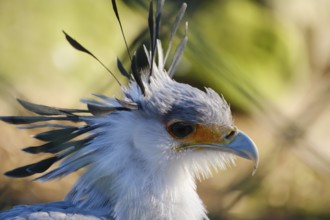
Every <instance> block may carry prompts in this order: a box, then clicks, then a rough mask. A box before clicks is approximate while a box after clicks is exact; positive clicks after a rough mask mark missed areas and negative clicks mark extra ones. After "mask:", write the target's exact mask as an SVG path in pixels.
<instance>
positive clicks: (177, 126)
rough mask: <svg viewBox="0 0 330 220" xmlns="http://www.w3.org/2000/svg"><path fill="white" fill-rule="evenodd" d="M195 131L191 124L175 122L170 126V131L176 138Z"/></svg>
mask: <svg viewBox="0 0 330 220" xmlns="http://www.w3.org/2000/svg"><path fill="white" fill-rule="evenodd" d="M194 131H195V126H194V125H193V124H189V123H184V122H176V123H174V124H172V125H171V126H170V132H171V133H172V134H173V135H174V136H175V137H177V138H184V137H186V136H188V135H189V134H191V133H192V132H194Z"/></svg>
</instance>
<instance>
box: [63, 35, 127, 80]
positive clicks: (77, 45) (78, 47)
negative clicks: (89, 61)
mask: <svg viewBox="0 0 330 220" xmlns="http://www.w3.org/2000/svg"><path fill="white" fill-rule="evenodd" d="M63 33H64V35H65V38H66V39H67V41H68V42H69V43H70V45H71V46H72V47H73V48H75V49H76V50H79V51H81V52H84V53H87V54H89V55H90V56H92V57H93V58H94V59H95V60H97V62H99V63H100V64H101V65H102V66H103V67H104V68H105V69H106V70H107V71H108V72H109V73H110V74H111V75H112V77H113V78H114V79H115V80H116V82H117V83H118V85H119V86H121V83H120V82H119V80H118V79H117V77H116V76H115V74H114V73H113V72H112V71H111V70H110V69H109V68H108V67H107V66H106V65H105V64H104V63H103V62H102V61H101V60H99V59H98V58H97V57H96V56H95V55H94V54H92V53H91V52H90V51H89V50H87V49H86V48H85V47H83V46H82V45H81V44H80V43H79V42H78V41H76V40H75V39H73V38H72V37H70V36H69V35H68V34H67V33H66V32H65V31H63Z"/></svg>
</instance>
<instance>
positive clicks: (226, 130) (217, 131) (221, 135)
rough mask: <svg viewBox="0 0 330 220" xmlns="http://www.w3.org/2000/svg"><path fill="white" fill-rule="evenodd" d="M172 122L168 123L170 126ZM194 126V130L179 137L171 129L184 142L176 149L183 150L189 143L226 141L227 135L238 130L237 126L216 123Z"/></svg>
mask: <svg viewBox="0 0 330 220" xmlns="http://www.w3.org/2000/svg"><path fill="white" fill-rule="evenodd" d="M172 123H173V122H170V123H168V126H169V125H170V124H172ZM168 126H167V127H168ZM194 126H195V130H194V132H192V133H191V134H190V135H188V136H187V137H184V138H177V137H175V136H174V135H172V134H171V132H170V131H169V133H170V134H171V135H172V137H173V138H174V139H176V140H177V141H179V142H181V143H182V145H181V146H178V147H176V150H183V149H185V148H186V147H188V148H189V145H195V146H196V145H198V144H203V145H205V144H219V143H224V142H226V140H225V137H227V136H228V135H229V134H230V133H231V132H235V131H236V128H234V127H221V126H218V125H214V124H208V125H205V124H195V125H194ZM226 139H227V138H226ZM194 148H196V147H194Z"/></svg>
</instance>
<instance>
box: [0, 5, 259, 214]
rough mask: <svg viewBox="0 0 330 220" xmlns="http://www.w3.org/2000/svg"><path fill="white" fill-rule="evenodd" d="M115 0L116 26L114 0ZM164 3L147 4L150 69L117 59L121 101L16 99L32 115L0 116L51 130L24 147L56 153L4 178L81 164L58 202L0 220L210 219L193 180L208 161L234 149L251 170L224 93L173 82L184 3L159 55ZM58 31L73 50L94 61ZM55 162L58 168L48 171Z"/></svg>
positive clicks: (226, 159) (247, 145)
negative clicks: (60, 103) (59, 104)
mask: <svg viewBox="0 0 330 220" xmlns="http://www.w3.org/2000/svg"><path fill="white" fill-rule="evenodd" d="M112 4H113V9H114V12H115V14H116V17H117V19H118V21H119V24H120V27H121V22H120V18H119V13H118V10H117V6H116V2H115V0H112ZM163 4H164V1H163V0H159V1H157V3H156V5H155V8H156V12H155V13H154V9H153V8H154V5H153V1H151V3H150V10H149V17H148V23H149V30H150V48H149V49H147V47H145V46H144V49H145V56H146V58H147V60H148V63H149V65H148V68H143V69H141V68H139V67H138V63H137V57H136V55H133V56H132V57H131V56H130V55H129V56H130V57H131V66H130V71H127V70H125V68H124V66H123V65H122V63H121V62H120V61H119V60H117V65H118V69H119V71H120V72H121V73H122V74H123V75H124V76H126V77H127V78H128V82H129V83H128V85H127V86H125V87H124V86H122V87H121V88H122V93H123V98H122V99H117V98H109V97H107V96H104V95H96V97H97V100H84V101H83V102H85V103H86V105H87V109H86V110H80V109H63V108H55V107H48V106H44V105H38V104H32V103H30V102H27V101H23V100H18V102H19V103H20V104H21V105H22V106H23V107H24V108H26V109H27V110H29V111H31V112H34V113H36V114H37V115H38V116H4V117H1V118H0V119H1V120H2V121H4V122H7V123H10V124H20V125H23V126H21V127H23V128H25V129H35V128H45V129H49V130H47V131H44V132H42V133H39V134H36V135H35V136H34V138H36V139H38V140H40V141H43V142H44V144H42V145H40V146H33V147H28V148H24V149H23V151H25V152H27V153H32V154H39V153H50V154H53V156H52V157H50V158H48V159H44V160H42V161H39V162H37V163H33V164H29V165H26V166H23V167H19V168H17V169H14V170H11V171H8V172H6V173H5V175H6V176H9V177H27V176H31V175H33V174H37V173H44V174H43V175H41V176H39V177H37V178H36V180H39V181H48V180H51V179H55V178H59V177H64V176H66V175H68V174H70V173H72V172H75V171H76V170H78V169H82V168H83V172H82V175H81V177H80V178H79V179H78V181H77V182H76V184H75V185H74V186H73V188H72V190H71V191H70V192H69V194H68V195H67V196H66V198H65V199H64V200H63V201H60V202H52V203H47V204H40V205H31V206H17V207H14V208H13V209H11V210H9V211H6V212H3V213H1V214H0V218H1V219H14V218H15V217H20V218H19V219H30V218H31V219H32V218H33V219H66V217H67V218H68V219H69V218H70V219H84V218H85V219H124V220H128V219H189V220H192V219H208V218H207V215H206V210H205V208H204V206H203V203H202V201H201V199H200V198H199V196H198V194H197V192H196V184H195V180H196V179H204V178H207V177H209V176H211V171H210V170H211V169H210V167H213V168H225V167H226V166H227V165H230V164H233V163H234V159H235V156H239V157H243V158H246V159H250V160H253V161H254V163H255V168H256V167H257V165H258V150H257V148H256V146H255V144H254V143H253V141H252V140H251V139H250V138H249V137H248V136H247V135H246V134H244V133H243V132H241V131H240V130H238V129H237V128H236V127H235V125H234V124H233V121H232V115H231V111H230V108H229V105H228V104H227V103H226V101H225V100H224V98H223V97H222V96H219V95H218V94H217V93H216V92H215V91H213V90H212V89H209V88H206V89H205V91H202V90H199V89H197V88H194V87H192V86H190V85H187V84H183V83H179V82H176V81H175V80H173V79H172V76H173V75H174V74H175V72H176V67H177V65H178V63H179V60H180V57H181V55H182V53H183V50H184V47H185V45H186V43H187V40H188V38H187V35H186V34H187V24H186V31H185V33H186V34H185V36H184V37H183V39H182V40H181V42H180V43H179V44H178V46H177V49H176V50H175V53H174V55H173V58H172V62H171V63H170V64H169V68H168V69H167V70H166V69H165V64H166V61H167V59H168V54H169V52H170V50H171V47H172V42H173V37H174V35H175V33H176V31H177V29H178V27H179V24H180V21H181V20H182V17H183V15H184V13H185V9H186V7H187V5H186V4H185V3H184V4H182V7H181V9H180V10H179V12H178V14H177V17H176V19H175V22H174V25H173V28H172V31H171V39H170V40H169V44H168V46H167V48H168V49H167V51H166V52H165V53H163V49H162V41H161V40H160V39H159V31H160V22H161V15H162V8H163ZM121 29H122V27H121ZM122 33H123V32H122ZM65 35H66V38H67V40H68V41H69V43H70V44H71V45H72V46H73V47H74V48H76V49H78V50H80V51H82V52H85V53H88V54H90V55H91V56H93V57H94V58H95V59H97V58H96V57H95V56H94V55H93V54H92V53H90V52H89V51H88V50H87V49H85V48H84V47H83V46H82V45H80V44H79V43H78V42H77V41H75V40H74V39H73V38H71V37H70V36H69V35H67V34H65ZM123 36H124V34H123ZM125 42H126V40H125ZM128 53H129V52H128ZM97 60H98V59H97ZM98 61H99V60H98ZM99 62H100V61H99ZM101 64H102V63H101ZM102 65H103V64H102ZM129 72H130V73H129ZM54 121H55V122H56V121H57V122H59V123H54ZM62 121H65V122H69V123H71V125H68V124H69V123H65V125H64V124H61V123H60V122H62ZM59 161H61V163H60V164H59V165H58V167H56V168H55V169H53V170H51V171H48V169H49V168H50V167H51V166H52V165H53V164H54V163H56V162H59ZM68 216H69V217H68Z"/></svg>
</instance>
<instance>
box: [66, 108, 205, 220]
mask: <svg viewBox="0 0 330 220" xmlns="http://www.w3.org/2000/svg"><path fill="white" fill-rule="evenodd" d="M138 118H139V117H136V115H135V116H130V113H127V114H126V113H125V114H123V115H118V116H116V119H115V120H113V121H112V122H111V126H110V127H109V129H108V130H107V132H106V133H103V135H102V136H101V137H99V138H98V139H97V141H95V142H94V143H93V145H95V147H97V148H98V149H99V150H98V153H97V154H95V158H94V161H95V162H93V164H90V165H89V167H88V168H87V170H86V172H85V173H84V174H83V176H82V177H81V178H80V179H79V181H78V182H77V184H76V185H75V187H74V188H73V190H72V191H71V192H70V193H69V195H68V196H67V200H69V201H72V202H73V203H75V204H77V205H78V206H80V207H83V208H93V209H103V210H106V211H107V212H108V213H109V215H110V216H111V217H112V218H115V219H125V220H129V219H189V220H194V219H196V220H197V219H207V216H206V214H205V209H204V207H203V204H202V201H201V200H200V198H199V196H198V194H197V192H196V184H195V179H194V175H193V173H191V172H190V171H189V170H187V169H186V167H185V166H179V165H178V164H175V163H172V164H164V163H165V162H164V161H162V160H160V156H159V155H158V156H157V155H156V154H155V153H153V152H149V153H148V154H146V152H145V151H144V150H145V149H146V148H145V147H146V145H149V146H152V147H153V149H157V147H158V146H154V145H156V143H157V142H155V140H151V139H150V140H149V139H148V140H144V138H143V137H142V135H143V134H140V133H139V131H140V130H141V129H139V128H137V126H143V127H144V129H143V130H144V132H146V131H148V127H147V125H146V124H143V123H148V120H145V119H143V120H141V121H140V122H138V121H136V120H137V119H138ZM123 121H124V122H127V123H129V124H123V123H122V122H123ZM142 121H143V123H142ZM150 124H151V123H150ZM152 124H153V131H155V132H157V133H158V134H159V132H161V129H160V127H157V126H161V125H157V123H155V122H154V123H152ZM127 128H131V129H130V131H127ZM122 129H124V130H122ZM149 132H152V131H151V130H150V131H149ZM155 135H156V134H154V135H153V134H149V136H148V137H155V138H156V139H157V136H155ZM159 135H163V134H159ZM112 137H116V138H112ZM163 137H164V136H163ZM136 139H138V140H136ZM136 143H140V144H142V145H141V146H136V145H137V144H136ZM141 148H142V149H141ZM147 149H148V148H147ZM146 157H147V158H146ZM163 159H164V158H163Z"/></svg>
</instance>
